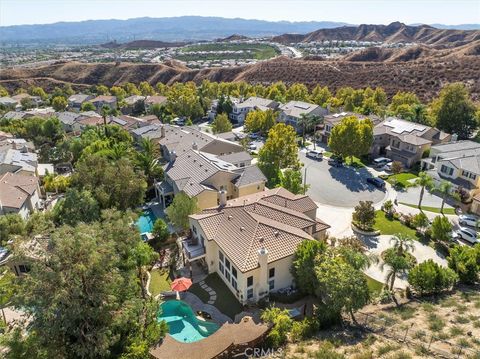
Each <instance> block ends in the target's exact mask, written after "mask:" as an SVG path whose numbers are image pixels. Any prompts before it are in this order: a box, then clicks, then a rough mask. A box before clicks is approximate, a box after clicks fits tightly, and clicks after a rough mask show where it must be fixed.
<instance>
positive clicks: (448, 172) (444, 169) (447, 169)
mask: <svg viewBox="0 0 480 359" xmlns="http://www.w3.org/2000/svg"><path fill="white" fill-rule="evenodd" d="M440 172H442V173H445V174H446V175H447V176H451V175H452V174H453V168H450V167H447V166H445V165H442V167H440Z"/></svg>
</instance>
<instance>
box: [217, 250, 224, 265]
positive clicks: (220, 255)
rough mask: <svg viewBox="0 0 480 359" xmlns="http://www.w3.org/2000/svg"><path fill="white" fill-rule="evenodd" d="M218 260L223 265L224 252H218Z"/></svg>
mask: <svg viewBox="0 0 480 359" xmlns="http://www.w3.org/2000/svg"><path fill="white" fill-rule="evenodd" d="M218 258H219V259H220V262H222V263H223V253H222V252H218Z"/></svg>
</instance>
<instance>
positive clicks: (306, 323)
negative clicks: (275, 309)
mask: <svg viewBox="0 0 480 359" xmlns="http://www.w3.org/2000/svg"><path fill="white" fill-rule="evenodd" d="M319 329H320V326H319V323H318V321H316V320H315V319H314V318H305V319H303V320H302V321H295V322H293V325H292V329H291V330H290V336H291V339H292V341H293V342H297V341H300V340H303V339H307V338H309V337H311V336H312V335H314V334H315V333H316V332H317V331H318V330H319Z"/></svg>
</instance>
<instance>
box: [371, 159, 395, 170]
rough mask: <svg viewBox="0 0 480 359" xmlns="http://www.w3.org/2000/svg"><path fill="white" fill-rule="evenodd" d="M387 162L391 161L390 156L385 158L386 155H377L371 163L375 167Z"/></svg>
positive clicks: (382, 165)
mask: <svg viewBox="0 0 480 359" xmlns="http://www.w3.org/2000/svg"><path fill="white" fill-rule="evenodd" d="M388 163H392V160H391V159H390V158H386V157H378V158H375V159H374V160H373V164H374V165H375V167H377V168H380V167H384V166H385V165H387V164H388Z"/></svg>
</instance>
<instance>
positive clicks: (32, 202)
mask: <svg viewBox="0 0 480 359" xmlns="http://www.w3.org/2000/svg"><path fill="white" fill-rule="evenodd" d="M39 196H40V188H39V185H38V178H37V177H34V176H25V175H21V174H16V173H11V172H8V173H5V174H3V175H0V215H4V214H7V213H18V214H20V216H22V218H24V219H25V218H27V217H28V216H29V215H30V213H32V212H33V211H35V210H37V209H38V208H39V206H40V197H39Z"/></svg>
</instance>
